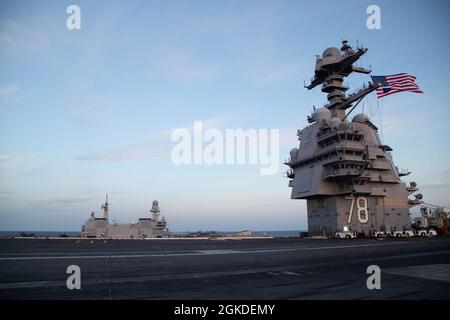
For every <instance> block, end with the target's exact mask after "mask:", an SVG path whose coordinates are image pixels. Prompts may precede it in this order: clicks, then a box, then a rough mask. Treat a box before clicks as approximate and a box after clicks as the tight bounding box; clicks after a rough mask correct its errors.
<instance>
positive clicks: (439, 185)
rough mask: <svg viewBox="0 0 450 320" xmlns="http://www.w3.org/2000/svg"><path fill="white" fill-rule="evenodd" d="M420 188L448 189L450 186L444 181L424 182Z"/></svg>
mask: <svg viewBox="0 0 450 320" xmlns="http://www.w3.org/2000/svg"><path fill="white" fill-rule="evenodd" d="M419 187H421V188H427V189H442V188H448V187H449V185H448V184H447V183H444V182H442V181H425V182H422V183H421V184H420V185H419Z"/></svg>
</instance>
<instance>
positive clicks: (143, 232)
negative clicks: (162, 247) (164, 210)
mask: <svg viewBox="0 0 450 320" xmlns="http://www.w3.org/2000/svg"><path fill="white" fill-rule="evenodd" d="M101 208H102V210H103V218H96V217H95V214H94V212H92V213H91V217H90V218H89V220H88V221H86V224H85V225H83V226H82V228H81V237H82V238H110V239H142V238H144V239H145V238H161V237H162V236H163V234H164V231H165V230H166V220H165V219H164V217H163V218H162V219H159V215H160V212H161V211H160V210H159V203H158V201H156V200H155V201H153V204H152V209H151V210H150V212H151V214H152V216H151V217H148V218H139V221H138V223H130V224H117V223H113V224H110V223H109V203H108V196H106V201H105V203H104V204H103V205H102V207H101Z"/></svg>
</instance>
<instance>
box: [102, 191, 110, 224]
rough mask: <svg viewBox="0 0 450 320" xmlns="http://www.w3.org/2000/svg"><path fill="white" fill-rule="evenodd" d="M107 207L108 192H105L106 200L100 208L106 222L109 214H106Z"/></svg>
mask: <svg viewBox="0 0 450 320" xmlns="http://www.w3.org/2000/svg"><path fill="white" fill-rule="evenodd" d="M108 207H109V203H108V194H106V201H105V203H104V204H102V210H103V218H104V219H105V220H106V222H108V219H109V216H108Z"/></svg>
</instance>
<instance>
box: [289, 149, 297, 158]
mask: <svg viewBox="0 0 450 320" xmlns="http://www.w3.org/2000/svg"><path fill="white" fill-rule="evenodd" d="M289 154H290V156H291V160H292V161H296V160H297V159H298V149H297V148H294V149H292V150H291V151H290V152H289Z"/></svg>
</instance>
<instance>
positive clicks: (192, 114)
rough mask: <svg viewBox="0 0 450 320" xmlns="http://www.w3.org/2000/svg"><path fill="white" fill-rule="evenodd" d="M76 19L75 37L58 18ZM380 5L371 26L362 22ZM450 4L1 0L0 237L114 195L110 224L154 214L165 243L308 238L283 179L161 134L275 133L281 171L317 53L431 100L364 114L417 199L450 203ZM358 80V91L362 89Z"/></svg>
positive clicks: (405, 98) (69, 227)
mask: <svg viewBox="0 0 450 320" xmlns="http://www.w3.org/2000/svg"><path fill="white" fill-rule="evenodd" d="M71 4H76V5H78V6H79V7H80V9H81V29H79V30H69V29H68V28H67V27H66V19H67V18H68V16H69V14H67V13H66V8H67V7H68V6H69V5H71ZM371 4H376V5H378V6H379V7H380V9H381V29H379V30H369V29H368V28H367V26H366V20H367V18H368V16H369V14H367V12H366V10H367V7H368V6H369V5H371ZM449 9H450V3H449V2H448V1H437V0H432V1H364V0H353V1H320V2H318V1H263V0H258V1H251V0H249V1H194V0H190V1H137V0H130V1H78V0H71V1H42V0H39V1H21V0H18V1H4V0H3V1H1V2H0V70H1V72H0V230H4V231H13V230H21V231H24V230H27V231H28V230H29V231H44V230H45V231H78V230H80V226H81V225H82V224H83V223H84V222H85V220H86V219H87V218H88V217H89V215H90V212H91V211H96V213H97V215H99V214H100V205H101V203H102V202H103V201H104V197H105V194H106V193H108V194H109V201H110V219H111V220H113V221H115V222H120V223H125V222H128V223H130V222H135V221H137V219H138V218H139V217H144V216H147V215H148V214H149V213H148V210H149V209H150V207H151V203H152V201H153V200H155V199H157V200H158V201H159V203H160V207H161V210H162V215H164V216H165V218H166V219H167V221H168V227H169V229H170V230H171V231H194V230H244V229H252V230H305V229H306V228H307V222H306V201H303V200H291V199H290V188H288V179H287V178H286V177H283V172H284V171H286V169H287V167H286V166H285V165H283V164H282V162H283V161H281V163H280V165H279V167H280V170H279V173H278V174H276V175H268V176H262V175H260V166H258V165H209V166H208V165H175V164H173V163H172V161H171V158H170V151H171V149H172V148H173V146H174V144H175V143H174V142H173V141H171V140H170V132H171V131H173V130H174V129H175V128H190V127H192V126H193V123H194V121H196V120H201V121H203V122H204V123H205V124H206V126H207V127H210V128H218V129H220V130H225V129H227V128H231V129H233V128H243V129H249V128H256V129H279V130H280V150H279V153H280V159H281V160H283V159H287V158H288V155H289V150H290V149H291V148H294V147H297V146H298V141H297V137H296V130H297V129H301V128H303V127H304V126H306V125H307V122H306V117H307V115H309V114H310V112H311V110H312V106H313V105H315V106H320V105H322V104H324V103H325V102H326V97H325V94H323V93H322V92H320V88H319V87H318V88H316V89H314V90H312V91H308V90H306V89H304V88H303V84H304V81H306V82H308V81H309V80H310V79H311V78H312V76H313V71H314V64H315V55H317V54H321V53H322V52H323V50H324V49H325V48H327V47H332V46H336V47H340V44H341V41H342V40H348V41H349V42H350V44H351V45H353V46H354V47H356V44H357V43H358V44H360V45H361V44H363V45H364V46H365V47H368V48H369V51H368V53H367V54H366V55H365V56H364V57H363V58H362V59H361V61H360V63H361V65H363V66H366V67H368V66H371V68H372V69H373V72H372V74H373V75H385V74H394V73H399V72H407V73H410V74H412V75H414V76H416V77H417V84H418V85H419V86H420V87H421V89H422V90H423V91H424V94H414V93H399V94H395V95H392V96H388V97H386V98H383V99H381V100H377V99H376V97H375V93H372V94H370V95H369V96H368V97H366V99H365V100H364V103H361V104H360V105H359V106H358V112H364V113H366V114H367V115H369V117H370V118H371V120H372V121H373V122H374V123H375V124H376V125H378V126H379V128H380V136H381V137H382V140H383V143H385V144H388V145H389V146H391V147H392V148H393V149H394V151H393V158H394V161H395V163H396V165H397V166H398V167H399V168H407V169H408V170H410V171H412V174H411V175H410V176H408V177H406V178H405V181H407V182H408V181H416V182H417V184H418V187H419V188H420V192H421V193H423V194H424V199H425V201H426V202H429V203H435V204H438V205H442V206H450V184H449V181H450V161H449V159H450V151H449V150H450V148H449V140H450V131H449V130H448V128H449V125H448V121H449V119H450V117H449V115H450V111H449V107H450V106H449V102H448V101H449V98H448V75H449V71H450V60H449V58H448V57H449V55H450V50H449V49H450V47H449V41H448V34H450V30H449V29H450V27H449V23H448V13H449V12H450V10H449ZM369 80H370V78H369V76H367V75H361V74H355V75H351V76H350V77H349V78H347V79H346V81H347V82H348V83H349V85H350V87H351V89H356V88H358V87H359V86H360V85H362V83H363V82H367V81H369Z"/></svg>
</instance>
